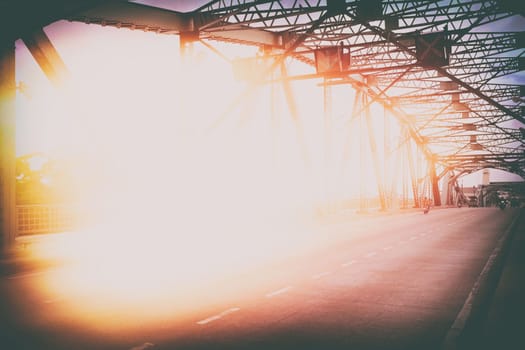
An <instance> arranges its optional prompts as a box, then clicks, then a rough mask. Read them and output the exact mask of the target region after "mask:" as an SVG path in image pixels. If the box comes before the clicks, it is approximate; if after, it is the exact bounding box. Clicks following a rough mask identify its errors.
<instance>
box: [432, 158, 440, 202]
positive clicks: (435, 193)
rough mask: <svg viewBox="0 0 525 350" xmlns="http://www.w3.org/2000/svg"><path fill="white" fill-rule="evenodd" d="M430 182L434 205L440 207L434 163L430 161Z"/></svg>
mask: <svg viewBox="0 0 525 350" xmlns="http://www.w3.org/2000/svg"><path fill="white" fill-rule="evenodd" d="M429 164H430V169H429V170H430V182H431V186H432V195H433V197H434V205H435V206H436V207H439V206H441V196H440V193H439V178H438V176H437V174H436V161H435V160H434V159H431V160H430V162H429Z"/></svg>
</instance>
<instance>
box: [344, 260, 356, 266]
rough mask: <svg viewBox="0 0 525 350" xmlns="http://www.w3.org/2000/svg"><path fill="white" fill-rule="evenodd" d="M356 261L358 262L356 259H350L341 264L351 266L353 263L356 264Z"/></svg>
mask: <svg viewBox="0 0 525 350" xmlns="http://www.w3.org/2000/svg"><path fill="white" fill-rule="evenodd" d="M355 262H356V261H355V260H350V261H347V262H344V263H342V264H341V266H343V267H347V266H350V265H352V264H355Z"/></svg>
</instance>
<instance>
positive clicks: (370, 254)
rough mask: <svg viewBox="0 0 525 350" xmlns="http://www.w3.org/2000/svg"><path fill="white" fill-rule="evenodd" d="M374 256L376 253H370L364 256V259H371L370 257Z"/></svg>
mask: <svg viewBox="0 0 525 350" xmlns="http://www.w3.org/2000/svg"><path fill="white" fill-rule="evenodd" d="M375 255H377V252H370V253H368V254H366V255H365V257H367V258H371V257H373V256H375Z"/></svg>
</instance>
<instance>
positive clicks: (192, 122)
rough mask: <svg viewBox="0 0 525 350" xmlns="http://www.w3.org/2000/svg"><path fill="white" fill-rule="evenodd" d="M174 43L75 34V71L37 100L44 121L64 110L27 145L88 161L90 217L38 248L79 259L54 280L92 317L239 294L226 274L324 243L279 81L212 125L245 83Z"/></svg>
mask: <svg viewBox="0 0 525 350" xmlns="http://www.w3.org/2000/svg"><path fill="white" fill-rule="evenodd" d="M130 34H131V35H132V40H131V39H130V37H129V36H128V35H130ZM137 34H139V35H137ZM126 39H127V40H126ZM169 40H170V41H167V40H166V39H165V37H163V38H162V39H160V37H159V36H155V35H152V34H148V35H142V34H140V33H129V32H125V31H114V30H111V29H110V30H109V31H108V32H104V35H103V36H101V39H100V41H96V43H97V45H98V46H97V47H86V48H84V49H83V48H82V47H81V45H80V46H78V45H77V46H74V43H71V42H69V45H71V47H67V45H66V46H64V47H63V48H62V50H63V52H64V57H65V61H66V63H69V62H70V63H71V66H72V67H74V68H75V69H74V70H73V69H72V78H71V81H69V82H68V83H67V85H66V88H65V89H63V90H61V91H54V90H52V89H50V88H47V89H44V90H45V92H46V93H45V96H46V99H45V100H39V99H38V97H36V98H35V100H33V101H32V102H27V103H28V105H30V106H33V107H34V108H35V110H33V113H34V115H33V118H34V116H35V115H38V114H39V112H38V110H45V111H49V110H51V111H53V113H50V114H45V115H44V116H43V117H42V118H45V119H46V123H47V124H46V125H47V126H46V128H45V131H44V132H43V131H42V130H38V133H44V134H45V136H42V135H40V134H39V135H40V137H38V138H35V139H33V138H26V139H24V142H30V141H29V140H36V141H35V142H37V143H36V146H35V147H36V148H41V149H40V150H42V151H46V152H49V153H51V156H57V155H59V156H60V157H63V158H66V159H70V160H71V161H73V162H74V165H75V169H76V179H75V180H76V182H75V183H76V184H77V188H75V189H74V190H75V192H76V193H78V194H79V196H78V203H77V207H78V208H80V214H81V215H82V220H83V222H84V223H85V226H84V227H83V229H82V230H80V231H79V232H76V233H69V234H67V235H62V236H57V237H56V239H50V240H48V241H46V242H41V243H40V244H38V245H37V246H36V247H35V252H34V254H35V255H36V256H38V257H40V258H44V259H46V258H50V259H62V260H63V261H65V262H67V263H66V264H65V265H64V266H63V267H62V268H60V269H57V270H54V271H53V272H52V273H50V274H49V278H48V279H47V280H46V281H45V283H43V287H44V289H45V290H46V291H47V292H46V293H50V294H52V295H53V294H55V295H58V296H65V297H66V298H67V299H69V300H71V302H72V303H73V304H74V305H73V306H72V305H69V306H68V307H74V308H75V309H76V310H77V312H78V314H79V315H83V314H86V315H88V314H89V315H92V314H93V313H95V312H96V310H98V311H100V312H103V311H106V312H107V311H108V309H111V310H115V312H122V313H125V314H128V313H137V314H143V313H144V312H148V313H152V314H155V313H157V314H158V313H161V314H163V313H169V312H173V311H174V310H177V309H178V310H180V309H184V308H187V307H188V305H192V307H195V306H196V305H199V304H201V305H202V304H205V303H206V302H209V300H210V298H211V299H213V298H217V297H220V296H221V295H222V294H224V293H226V289H221V287H220V281H222V280H224V279H226V278H228V277H231V276H233V275H235V274H236V273H241V272H243V271H246V270H248V269H250V268H253V267H254V266H261V265H263V264H264V263H267V262H269V261H271V260H273V259H275V258H276V257H277V256H283V255H285V254H288V255H289V254H293V252H298V251H301V250H302V249H305V247H306V246H307V245H310V246H311V244H312V241H313V240H312V239H313V236H312V234H311V232H310V231H308V230H306V229H305V228H304V227H305V222H308V220H309V218H310V217H311V213H312V208H313V202H312V198H313V197H312V194H311V192H310V191H309V188H310V187H311V186H310V185H311V183H312V179H311V175H310V174H309V173H308V171H306V169H305V165H304V162H302V161H301V159H300V154H301V153H300V151H299V149H298V142H297V137H296V134H295V129H294V126H293V123H292V122H291V118H289V116H288V115H287V112H285V111H286V107H283V106H284V104H283V102H282V100H281V108H280V109H279V112H278V113H279V114H280V118H281V122H280V124H279V129H278V130H276V129H275V128H272V124H271V123H270V122H269V120H270V119H271V118H270V113H271V106H270V105H269V99H268V96H269V88H268V87H266V88H263V89H261V90H260V91H257V92H256V94H255V95H254V97H253V98H251V99H249V100H247V101H245V102H244V104H241V106H240V107H239V108H237V111H236V112H232V113H231V114H230V115H228V116H227V120H225V121H224V123H223V124H221V125H219V126H218V127H217V128H216V129H210V128H209V127H210V126H211V125H213V123H214V121H216V120H217V118H218V117H219V116H220V112H221V111H223V110H225V109H226V107H227V105H228V104H229V103H230V102H231V101H232V100H233V99H234V98H235V96H237V95H238V94H239V93H240V92H241V91H242V89H244V88H245V87H244V86H243V85H242V83H240V82H236V81H234V79H233V76H232V73H231V67H230V65H229V64H228V63H227V62H224V61H222V60H221V59H219V58H217V57H214V56H213V54H212V53H211V52H210V51H206V50H205V49H204V48H202V47H201V48H199V47H198V46H197V47H196V48H198V49H199V50H196V52H195V53H194V54H193V56H192V57H191V59H190V60H189V61H188V62H186V63H184V62H182V61H181V60H180V59H179V53H178V52H177V50H173V48H178V43H177V39H176V37H170V38H169ZM88 42H89V40H88ZM115 42H118V43H119V45H115V44H114V43H115ZM58 43H60V41H59V42H58ZM102 43H104V44H102ZM57 46H59V45H57ZM117 47H118V49H117ZM145 47H147V48H149V49H148V50H144V48H145ZM58 49H59V51H60V50H61V48H60V47H58ZM68 49H69V50H76V51H75V53H76V55H75V54H73V53H72V52H71V51H68ZM239 52H240V51H239ZM237 53H238V52H233V54H234V55H235V54H237ZM68 60H69V61H68ZM36 92H37V91H35V94H36ZM36 95H37V96H38V94H36ZM25 108H26V109H24V111H25V113H29V112H30V108H29V107H27V106H26V107H25ZM29 125H31V123H29ZM34 133H35V134H36V133H37V132H36V131H34ZM272 135H273V137H272ZM276 142H278V148H276V146H275V145H276ZM23 147H25V148H30V146H28V145H27V144H23ZM227 290H230V291H231V286H229V287H228V288H227ZM212 296H213V298H212ZM88 310H89V311H88ZM145 310H147V311H145Z"/></svg>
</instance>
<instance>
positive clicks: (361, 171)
mask: <svg viewBox="0 0 525 350" xmlns="http://www.w3.org/2000/svg"><path fill="white" fill-rule="evenodd" d="M356 93H357V94H358V95H360V98H359V99H357V100H358V101H359V102H360V103H361V104H363V105H364V101H363V99H364V94H363V93H362V92H361V91H360V90H359V91H357V92H356ZM360 109H361V107H360V108H359V110H360ZM358 118H359V211H360V212H366V211H367V207H368V206H367V201H366V198H365V196H366V193H365V181H366V175H365V159H366V158H365V149H366V148H365V126H364V123H363V118H364V116H363V113H362V111H361V112H360V114H359V117H358Z"/></svg>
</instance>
